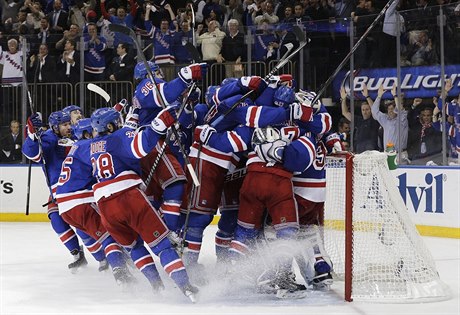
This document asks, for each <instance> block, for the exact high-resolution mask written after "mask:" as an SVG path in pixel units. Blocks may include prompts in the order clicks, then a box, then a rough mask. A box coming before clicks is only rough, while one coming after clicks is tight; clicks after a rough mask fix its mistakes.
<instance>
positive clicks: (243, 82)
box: [237, 76, 267, 93]
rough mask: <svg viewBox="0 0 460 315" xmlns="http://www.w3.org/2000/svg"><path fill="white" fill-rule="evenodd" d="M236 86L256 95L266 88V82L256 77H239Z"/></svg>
mask: <svg viewBox="0 0 460 315" xmlns="http://www.w3.org/2000/svg"><path fill="white" fill-rule="evenodd" d="M237 84H238V86H239V87H240V88H246V89H249V90H252V91H256V92H257V93H261V92H262V91H263V90H265V88H266V87H267V82H265V81H264V80H263V79H262V78H261V77H258V76H252V77H241V78H240V79H239V80H238V83H237Z"/></svg>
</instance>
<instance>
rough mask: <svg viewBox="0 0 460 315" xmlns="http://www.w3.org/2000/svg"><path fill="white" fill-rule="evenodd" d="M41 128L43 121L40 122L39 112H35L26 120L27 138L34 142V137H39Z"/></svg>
mask: <svg viewBox="0 0 460 315" xmlns="http://www.w3.org/2000/svg"><path fill="white" fill-rule="evenodd" d="M42 126H43V121H42V114H41V113H40V112H36V113H35V114H32V115H31V116H30V117H29V118H28V119H27V136H28V137H29V138H30V139H32V140H35V139H36V137H37V136H38V137H39V136H40V134H41V133H42V129H41V127H42Z"/></svg>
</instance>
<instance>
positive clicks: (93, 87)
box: [86, 83, 110, 105]
mask: <svg viewBox="0 0 460 315" xmlns="http://www.w3.org/2000/svg"><path fill="white" fill-rule="evenodd" d="M86 87H87V88H88V90H90V91H91V92H94V93H96V94H99V95H100V96H102V98H103V99H104V100H105V101H106V103H107V105H108V104H109V102H110V95H109V93H107V92H106V91H105V90H104V89H103V88H101V87H100V86H98V85H96V84H94V83H88V85H87V86H86Z"/></svg>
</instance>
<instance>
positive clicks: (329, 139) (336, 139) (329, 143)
mask: <svg viewBox="0 0 460 315" xmlns="http://www.w3.org/2000/svg"><path fill="white" fill-rule="evenodd" d="M326 148H327V149H328V152H332V153H336V152H341V151H345V148H344V147H343V145H342V141H341V140H340V136H339V135H338V134H337V133H336V132H334V133H331V134H329V135H327V136H326Z"/></svg>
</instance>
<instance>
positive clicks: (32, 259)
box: [0, 223, 460, 315]
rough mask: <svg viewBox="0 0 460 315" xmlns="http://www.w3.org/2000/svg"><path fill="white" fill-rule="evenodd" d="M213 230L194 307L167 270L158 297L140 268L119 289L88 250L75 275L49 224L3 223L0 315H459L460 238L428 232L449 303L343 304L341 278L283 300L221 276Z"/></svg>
mask: <svg viewBox="0 0 460 315" xmlns="http://www.w3.org/2000/svg"><path fill="white" fill-rule="evenodd" d="M215 231H216V227H215V226H211V227H209V228H208V229H207V230H206V232H205V240H204V246H203V248H204V249H203V252H202V257H201V258H200V262H201V263H202V264H203V265H204V266H205V267H206V268H207V273H208V278H209V283H208V284H207V285H205V286H202V287H201V290H200V296H199V302H198V303H197V304H194V305H193V304H191V303H190V302H189V300H188V299H187V298H185V297H184V296H183V295H182V293H180V291H179V290H178V289H176V288H174V287H173V284H172V281H171V280H170V279H168V278H167V277H166V275H165V274H164V272H162V270H160V273H161V275H162V278H163V280H164V282H165V285H166V290H165V291H164V292H162V293H161V295H157V296H154V295H153V293H152V292H151V290H150V286H149V284H148V283H147V281H146V280H145V278H143V276H142V274H140V273H139V272H137V273H135V276H136V278H137V279H138V284H137V285H136V287H135V290H134V291H131V292H122V291H121V288H120V287H118V286H117V285H116V284H115V281H114V280H113V277H112V275H111V273H110V272H105V273H99V272H98V271H97V266H98V265H97V262H96V261H95V260H94V259H93V258H92V257H91V256H90V254H89V253H88V252H86V256H87V258H88V261H89V265H88V267H87V268H85V269H83V270H81V271H80V272H79V273H78V274H71V273H70V272H69V270H68V269H67V264H68V263H69V262H71V260H72V257H71V256H70V255H69V253H68V252H67V251H66V249H65V247H64V246H63V245H62V244H61V243H60V242H59V240H58V238H57V236H56V235H55V234H54V232H53V230H52V229H51V226H50V224H49V223H0V314H1V315H9V314H60V315H62V314H156V315H157V314H218V315H220V314H253V315H255V314H264V315H266V314H277V315H284V314H303V315H308V314H320V315H326V314H358V315H363V314H392V315H395V314H401V315H409V314H414V315H415V314H436V315H444V314H460V298H459V295H460V240H459V239H443V238H430V237H424V241H425V243H426V244H427V245H428V247H429V248H430V250H431V252H432V254H433V256H434V258H435V261H436V265H437V268H438V271H439V274H440V276H441V279H442V280H443V281H444V282H445V283H446V284H447V285H448V286H449V287H450V290H451V293H452V298H451V299H450V300H447V301H443V302H434V303H423V304H376V303H372V304H371V303H364V302H352V303H348V302H344V301H343V283H342V282H336V283H334V284H333V286H332V288H331V291H328V292H310V294H309V296H308V297H306V298H304V299H299V300H278V299H276V298H275V297H273V296H267V295H261V294H257V293H255V292H254V290H253V289H251V287H250V286H249V285H243V284H242V282H241V281H232V280H225V281H222V278H221V277H219V276H218V275H217V270H216V268H215V258H214V233H215ZM158 267H159V264H158ZM159 269H161V267H159Z"/></svg>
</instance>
